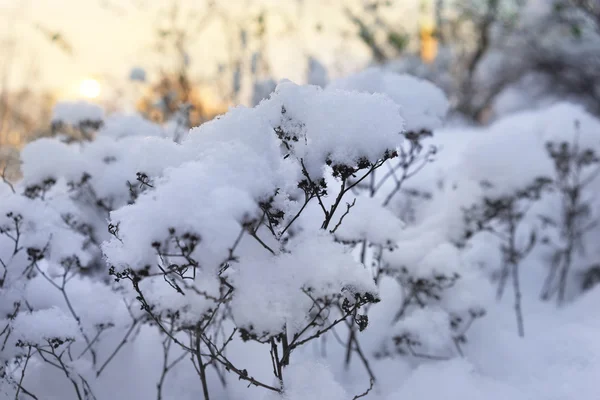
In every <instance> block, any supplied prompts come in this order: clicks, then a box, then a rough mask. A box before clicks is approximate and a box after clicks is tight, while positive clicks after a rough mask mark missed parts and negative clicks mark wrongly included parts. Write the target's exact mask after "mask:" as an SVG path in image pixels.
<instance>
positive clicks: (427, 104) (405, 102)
mask: <svg viewBox="0 0 600 400" xmlns="http://www.w3.org/2000/svg"><path fill="white" fill-rule="evenodd" d="M328 88H331V89H343V90H356V91H359V92H368V93H383V94H385V95H387V96H389V97H390V98H391V99H392V100H394V101H395V102H396V103H397V104H399V105H400V106H401V107H402V116H403V117H404V119H405V120H406V129H407V130H409V131H418V130H421V129H430V130H432V129H436V128H439V127H440V126H441V124H442V121H443V119H444V117H445V116H446V113H447V112H448V108H449V104H448V100H447V99H446V96H445V95H444V92H442V90H441V89H439V88H438V87H437V86H435V85H434V84H433V83H431V82H429V81H426V80H423V79H420V78H417V77H414V76H410V75H407V74H396V73H393V72H387V71H384V70H382V69H381V68H369V69H366V70H364V71H362V72H359V73H357V74H354V75H350V76H348V77H345V78H340V79H337V80H335V81H333V82H331V83H330V84H329V86H328Z"/></svg>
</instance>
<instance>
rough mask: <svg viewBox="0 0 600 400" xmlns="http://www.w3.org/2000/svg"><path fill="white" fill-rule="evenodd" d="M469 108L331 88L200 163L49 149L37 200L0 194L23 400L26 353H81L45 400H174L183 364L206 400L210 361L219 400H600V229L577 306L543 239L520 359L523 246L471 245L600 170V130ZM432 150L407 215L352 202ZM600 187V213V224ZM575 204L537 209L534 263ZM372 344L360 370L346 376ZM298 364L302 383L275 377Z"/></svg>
mask: <svg viewBox="0 0 600 400" xmlns="http://www.w3.org/2000/svg"><path fill="white" fill-rule="evenodd" d="M67 108H68V107H67ZM446 110H447V102H446V100H445V99H444V98H443V96H441V92H439V90H437V89H435V88H434V87H433V86H432V85H431V84H429V83H427V82H425V81H420V80H417V79H415V78H410V77H407V76H402V75H394V74H391V73H388V72H383V71H381V70H378V69H369V70H367V71H365V72H363V73H359V74H357V75H355V76H353V77H349V78H347V79H342V80H339V81H334V82H333V83H332V84H330V85H329V86H327V87H325V88H320V87H317V86H299V85H296V84H294V83H292V82H289V81H284V82H281V83H280V84H279V85H278V86H277V87H276V89H275V91H274V92H273V93H270V95H269V96H268V97H267V98H264V99H262V101H260V103H259V104H258V105H256V106H255V107H253V108H247V107H242V106H238V107H234V108H232V109H231V110H230V111H228V112H227V113H226V114H224V115H222V116H219V117H217V118H216V119H214V120H212V121H210V122H207V123H205V124H203V125H201V126H200V127H196V128H193V129H191V130H190V132H189V133H188V134H187V135H183V136H182V138H181V140H180V141H178V142H177V143H176V142H175V141H174V140H173V138H172V137H170V136H169V135H167V134H165V132H166V131H167V130H168V129H167V128H165V127H162V126H159V125H156V124H153V123H151V122H149V121H146V120H144V119H143V118H142V117H141V116H139V115H118V114H117V115H111V116H108V117H107V118H105V119H104V121H105V123H104V126H103V127H102V128H101V129H100V130H99V131H98V134H97V137H96V138H94V140H91V141H85V142H73V143H70V144H66V143H62V142H60V141H59V140H58V139H56V138H46V139H39V140H37V141H34V142H32V143H29V144H27V145H26V146H25V147H24V148H23V151H22V153H21V158H22V161H23V165H22V172H23V178H22V179H21V180H20V181H18V182H16V183H15V191H16V193H13V192H12V191H11V190H9V189H8V188H7V187H4V186H3V189H1V190H0V260H1V261H2V263H1V264H0V279H1V281H0V311H1V315H0V317H1V318H0V344H1V343H4V340H5V339H6V338H7V337H8V339H6V343H7V345H6V346H3V347H2V348H1V350H0V361H1V362H2V363H1V364H0V372H4V371H6V375H4V377H3V378H1V379H0V398H4V397H1V396H4V395H5V394H6V398H15V393H16V386H15V382H18V381H19V379H20V373H21V371H22V366H21V365H22V364H18V363H16V362H14V361H17V360H22V359H23V358H22V357H26V356H27V353H28V349H27V346H26V347H25V348H23V347H17V346H16V345H15V344H16V343H17V341H18V340H21V341H22V342H25V343H26V344H31V345H34V349H35V347H36V346H37V347H40V346H44V345H47V343H46V340H48V339H52V338H61V339H67V338H68V339H73V341H72V342H71V341H69V342H68V343H63V344H62V345H60V347H59V348H58V350H57V351H63V349H64V351H65V353H62V354H64V361H65V362H66V366H67V367H66V368H67V371H68V373H69V374H72V375H71V376H72V377H73V381H65V377H64V371H61V369H60V368H59V369H57V368H56V367H55V366H53V365H52V364H49V363H47V362H44V360H43V359H42V358H41V357H40V355H39V354H37V353H35V352H34V354H33V356H32V357H31V360H30V361H29V364H28V367H27V368H28V369H27V371H26V372H27V373H26V377H25V378H24V381H23V387H26V388H27V390H30V391H31V392H32V393H35V394H36V396H37V397H38V398H42V397H43V398H66V399H71V398H76V395H75V391H74V390H73V384H72V382H75V385H79V386H78V387H79V388H83V387H84V386H83V383H82V382H83V379H85V380H86V381H87V382H89V383H90V388H91V389H92V390H93V392H94V394H95V396H96V398H97V399H99V400H103V399H118V400H119V399H123V400H124V399H137V398H154V397H156V396H157V390H158V389H157V382H158V381H159V379H160V375H161V371H163V368H164V365H163V362H165V360H167V362H173V361H174V360H176V359H177V357H179V356H182V358H181V359H180V361H178V362H177V363H176V364H173V365H172V369H171V370H169V372H168V374H167V375H166V378H165V380H164V382H163V386H162V391H163V392H162V396H163V398H165V399H166V398H178V399H183V400H187V399H196V398H202V396H203V394H202V386H201V380H200V379H199V378H198V374H197V373H196V368H195V367H197V363H195V364H194V365H193V366H192V365H190V364H189V363H190V358H191V356H190V353H187V351H188V350H190V349H191V350H192V352H194V351H195V350H194V349H193V348H192V347H188V346H197V347H198V348H199V349H200V350H198V351H199V352H201V353H202V360H203V361H204V362H205V363H208V364H207V365H206V367H207V368H206V374H207V375H206V384H207V386H208V388H209V391H210V393H211V398H223V399H231V400H242V399H247V398H256V399H267V400H305V399H316V400H319V399H323V400H325V399H327V400H337V399H340V400H341V399H351V398H353V397H354V396H357V395H359V394H361V393H364V391H365V390H366V389H367V388H369V381H370V376H369V375H370V373H373V374H374V376H375V377H376V380H375V382H374V386H373V388H372V389H371V390H370V391H369V393H368V394H367V395H366V396H365V398H366V399H374V400H378V399H380V400H395V399H400V398H402V399H404V398H418V399H423V400H430V399H431V400H433V399H439V398H448V399H498V400H499V399H506V398H510V399H515V400H526V399H527V400H529V399H556V400H559V399H560V400H563V399H570V398H573V396H574V394H576V397H577V398H578V399H581V400H596V399H597V397H598V395H597V393H598V390H597V388H596V386H595V377H596V376H597V375H598V374H599V373H600V344H599V342H598V340H597V336H598V335H597V333H598V331H599V330H600V322H599V321H598V319H597V318H594V316H595V315H596V309H597V304H598V300H600V286H596V287H594V288H592V289H591V290H589V291H587V292H584V291H583V290H582V289H581V274H582V273H584V272H586V271H587V270H588V269H589V267H590V266H591V265H594V264H595V263H597V259H598V255H599V254H600V253H598V249H597V245H596V243H597V239H598V234H599V233H600V231H599V229H600V228H599V227H598V226H596V225H590V227H589V230H587V231H586V234H585V237H584V240H583V244H584V247H585V249H584V250H585V252H577V253H576V255H575V256H574V257H573V265H572V266H571V271H570V274H569V275H568V285H569V296H568V298H567V299H568V301H566V302H565V303H564V304H562V305H561V306H560V307H557V306H556V304H555V299H554V298H553V299H552V301H550V302H543V301H541V300H540V299H539V297H540V290H541V288H542V285H543V283H544V280H545V279H546V277H547V275H548V272H549V267H548V265H549V263H548V256H549V255H551V254H552V248H551V247H550V246H549V245H545V244H543V243H542V242H541V240H540V241H539V242H537V243H536V244H535V246H534V248H533V249H532V251H531V252H530V253H529V254H528V255H527V257H525V258H523V260H521V263H520V264H519V272H520V275H519V277H520V283H521V295H522V298H521V302H522V308H523V316H524V323H525V326H526V335H525V337H524V338H520V337H519V336H518V334H517V329H516V322H515V313H514V295H515V293H514V290H513V287H512V285H511V284H509V285H507V287H506V292H505V293H504V296H503V298H501V299H500V300H497V299H495V292H496V289H497V285H498V282H497V280H496V278H495V277H496V276H497V275H498V270H499V269H500V268H501V267H502V266H503V264H504V263H505V261H506V260H505V258H504V257H505V256H504V255H503V251H502V250H503V248H502V246H503V245H504V244H505V243H506V241H505V238H503V237H502V232H500V234H498V232H490V231H482V232H474V234H473V235H472V236H471V237H467V235H466V234H465V233H466V231H467V228H469V227H470V225H469V226H467V225H468V224H467V221H465V218H464V210H465V209H468V208H470V207H471V206H474V205H481V202H482V199H484V198H488V199H489V198H499V197H507V196H509V197H510V196H514V195H515V193H516V192H517V191H519V190H521V189H523V188H524V187H526V186H527V185H529V184H530V183H531V182H532V181H533V180H535V179H537V178H538V177H542V176H543V177H547V178H551V179H554V178H555V175H556V171H555V170H554V164H553V163H552V160H551V159H550V158H549V157H548V154H547V149H546V144H547V142H548V141H553V142H557V143H562V142H566V143H569V144H570V145H571V146H573V145H576V146H578V147H579V148H580V149H591V150H594V151H596V152H599V151H600V141H599V140H598V132H600V121H599V120H598V119H597V118H596V117H594V116H592V115H590V114H588V113H587V112H586V111H585V110H584V109H583V108H582V107H580V106H578V105H575V104H571V103H565V102H562V103H556V104H553V105H551V106H549V107H540V108H539V109H536V110H530V111H525V112H521V113H515V114H512V115H507V116H503V117H501V118H499V119H498V120H497V121H495V122H494V123H493V124H491V125H490V126H487V127H469V128H465V127H461V126H453V127H451V128H439V126H440V123H441V120H442V118H443V117H444V115H445V113H446ZM84 114H85V113H80V114H79V116H78V117H77V118H74V119H71V120H68V121H70V122H69V123H74V121H80V119H78V118H80V117H81V116H82V115H84ZM92 114H93V113H88V114H87V116H88V117H89V116H90V115H92ZM67 115H74V113H73V114H69V113H67ZM98 115H99V114H98ZM420 129H433V130H434V135H433V137H430V138H426V139H423V143H422V144H423V145H424V146H429V145H435V146H437V147H438V149H439V152H438V153H437V154H436V157H435V160H434V161H433V163H431V165H427V166H426V167H425V168H424V169H423V170H422V171H420V172H419V173H417V174H416V175H415V176H414V177H411V178H410V179H408V180H407V181H406V182H404V183H403V185H404V186H403V189H405V190H404V191H398V194H397V196H396V197H395V198H394V199H393V200H392V201H391V202H390V203H389V205H387V206H384V205H383V203H384V201H383V199H384V197H385V196H384V195H385V194H387V193H386V192H385V190H384V191H383V193H380V192H376V193H374V192H372V191H371V190H369V189H371V187H369V186H368V185H367V186H360V185H357V186H354V187H351V188H348V185H351V184H352V182H355V180H356V179H359V178H360V177H362V176H363V175H364V174H366V173H367V171H369V168H372V167H373V166H374V165H376V166H378V165H381V164H382V162H383V159H384V158H385V157H388V156H391V155H392V153H393V152H394V151H397V150H398V149H399V146H403V145H406V142H403V135H402V134H403V133H406V131H408V130H420ZM184 133H185V132H184ZM398 153H401V152H400V151H398ZM401 157H402V155H401V154H400V155H398V158H400V159H401ZM398 158H396V159H394V160H391V161H388V162H391V163H393V162H397V161H398V162H400V161H402V160H398ZM391 165H393V164H391ZM340 166H346V167H350V168H351V169H352V172H351V173H350V175H354V177H351V178H349V177H348V176H345V175H344V174H341V173H338V172H336V171H339V167H340ZM385 167H386V166H385V165H383V166H382V168H384V169H383V170H382V171H384V172H385V171H386V169H385ZM594 168H595V166H592V167H590V168H589V169H585V171H584V172H585V174H586V176H588V175H587V174H588V173H592V174H591V175H589V176H591V177H594V175H593V171H594ZM378 173H379V171H378ZM376 177H381V175H376ZM309 178H310V180H311V181H313V182H320V184H321V185H322V186H320V190H315V189H314V188H313V189H310V188H308V189H307V185H306V182H304V180H308V179H309ZM321 179H322V180H321ZM482 181H489V183H490V184H491V186H489V187H488V185H483V186H482V185H481V182H482ZM44 182H45V183H44ZM363 182H369V177H367V179H365V180H364V181H363ZM599 184H600V183H599V179H595V180H594V179H591V180H590V183H589V186H587V187H586V188H585V189H584V191H583V193H582V195H581V198H582V200H584V201H587V202H589V203H590V209H589V215H588V216H587V217H586V219H588V220H590V221H593V220H595V219H596V218H597V217H598V215H600V207H599V206H598V202H597V200H596V197H595V196H596V193H597V192H598V189H599ZM36 185H37V186H39V187H40V188H43V190H42V189H40V190H41V191H40V192H38V193H37V194H35V193H34V195H31V193H32V188H33V187H35V186H36ZM554 189H556V184H555V185H554ZM415 191H419V192H423V193H426V195H423V196H421V197H419V196H414V192H415ZM411 193H412V194H411ZM24 194H29V196H25V195H24ZM411 196H412V197H411ZM561 199H562V198H561V197H560V193H559V192H558V191H556V190H554V191H550V190H548V191H545V192H544V193H542V195H541V196H540V198H539V199H538V200H535V201H534V202H533V203H532V204H530V207H523V209H524V210H525V212H524V215H523V219H522V221H521V225H520V226H519V229H518V230H517V244H518V245H519V246H520V245H521V244H522V242H525V241H526V239H527V238H528V237H529V234H530V232H531V231H534V230H535V231H536V232H537V233H538V234H539V237H540V238H541V237H542V236H547V237H548V238H549V239H550V244H551V245H553V246H564V244H565V243H564V237H563V236H561V231H560V227H554V226H549V227H542V225H543V224H542V223H541V222H540V218H539V216H540V215H545V216H548V217H550V218H552V219H554V220H555V221H557V224H558V225H560V224H561V223H562V218H563V214H562V213H563V211H562V209H561V208H560V207H561ZM409 200H410V201H409ZM336 206H337V208H336ZM403 207H405V208H410V213H404V212H403V211H402V210H404V208H403ZM408 215H410V216H411V217H410V218H405V216H408ZM15 218H16V220H15ZM403 219H405V221H403ZM15 221H17V222H15ZM495 222H496V223H497V225H499V222H498V221H495ZM586 222H587V221H586ZM108 224H110V225H108ZM338 224H339V226H338ZM497 225H494V226H497ZM109 230H110V232H109ZM17 237H18V239H16V238H17ZM363 246H364V247H363ZM36 249H37V250H39V251H37V250H36ZM75 259H77V260H78V261H79V262H78V263H77V262H74V260H75ZM109 270H110V271H112V274H113V275H112V276H111V275H109ZM115 278H117V279H116V280H117V281H115ZM361 299H362V300H365V304H362V305H361V307H360V308H358V309H354V308H352V306H354V305H358V304H359V303H358V302H359V301H361ZM366 300H368V301H366ZM348 310H351V311H348ZM149 311H150V312H151V314H149ZM12 313H14V314H15V316H14V318H13V317H11V314H12ZM346 313H349V314H350V315H349V316H347V318H346V319H345V320H343V319H341V317H342V316H346V315H345V314H346ZM367 317H368V326H367V327H366V329H362V328H364V323H365V322H366V318H367ZM350 327H352V329H353V332H354V333H353V334H354V335H355V336H354V337H355V340H356V342H355V345H356V346H358V345H360V354H359V352H357V351H354V352H351V362H350V364H349V365H348V366H347V367H346V366H345V363H344V360H345V359H346V357H347V355H346V344H347V343H348V338H349V335H350V330H349V329H350ZM359 327H360V328H361V329H360V331H359V329H358V328H359ZM3 329H5V330H4V331H3ZM163 330H164V331H166V333H165V332H164V331H163ZM5 332H9V333H10V334H9V335H8V336H3V335H6V333H5ZM232 332H233V334H232ZM199 334H200V335H199ZM230 335H231V336H230ZM96 337H97V340H95V341H94V342H93V343H90V341H91V340H92V339H94V338H96ZM195 340H197V341H196V342H194V341H195ZM304 340H307V341H306V342H304ZM211 341H212V342H213V343H214V346H216V347H212V348H211V347H210V346H211V345H210V344H209V343H210V342H211ZM167 345H168V346H170V347H168V349H169V350H168V351H169V354H168V355H166V356H165V355H164V353H163V351H164V349H165V348H167V347H163V346H167ZM219 346H225V348H226V349H225V350H223V351H222V352H221V354H216V353H215V352H220V351H221V350H219V349H220V347H219ZM285 346H291V348H290V349H288V350H289V353H288V354H287V356H289V365H287V362H286V363H285V364H286V365H282V366H281V369H282V376H283V382H281V381H280V379H279V378H278V377H276V376H275V374H277V372H276V370H277V366H273V364H272V357H273V352H274V350H273V348H276V349H277V355H275V357H277V358H278V360H279V361H281V360H282V356H283V354H284V349H285ZM356 348H357V349H358V347H356ZM115 349H117V350H118V351H117V352H116V353H115V357H114V359H113V360H112V361H111V362H110V363H108V364H107V367H106V369H105V370H102V371H101V368H102V365H103V364H104V363H105V362H106V361H107V360H109V359H110V357H111V354H112V353H113V352H114V351H115ZM215 349H217V350H215ZM91 350H93V354H92V351H91ZM223 357H227V360H224V358H223ZM362 357H364V358H365V360H367V362H368V364H367V365H365V364H363V361H362ZM196 361H197V360H196ZM228 362H231V363H232V364H231V365H234V366H235V367H236V368H239V369H240V371H238V372H236V371H235V370H234V369H233V368H232V367H231V365H229V364H227V363H228ZM225 366H226V367H227V368H225ZM215 367H216V368H219V369H218V370H216V369H215ZM366 367H368V369H367V368H366ZM1 368H6V369H1ZM244 371H245V372H244ZM274 371H275V374H274ZM0 375H1V374H0ZM221 376H222V378H221ZM221 379H222V380H223V381H224V382H225V383H226V385H223V383H222V382H223V381H222V380H221ZM248 379H250V380H248ZM253 379H256V381H257V382H260V383H262V384H263V386H262V387H261V385H252V382H253V381H252V380H253ZM256 381H254V382H256ZM65 383H68V384H65ZM249 384H250V387H248V386H249ZM265 385H268V386H269V387H270V389H269V388H265V387H264V386H265ZM116 387H118V389H119V390H116V389H115V388H116ZM272 389H275V390H272ZM86 390H87V389H86Z"/></svg>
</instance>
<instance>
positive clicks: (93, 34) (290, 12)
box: [0, 0, 416, 95]
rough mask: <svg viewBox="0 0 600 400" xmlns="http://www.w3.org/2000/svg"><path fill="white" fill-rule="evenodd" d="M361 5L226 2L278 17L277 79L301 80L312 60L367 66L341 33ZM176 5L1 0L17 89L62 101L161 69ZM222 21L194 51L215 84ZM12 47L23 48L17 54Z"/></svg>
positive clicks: (156, 0) (132, 0)
mask: <svg viewBox="0 0 600 400" xmlns="http://www.w3.org/2000/svg"><path fill="white" fill-rule="evenodd" d="M353 1H356V0H346V1H344V0H224V1H222V2H221V3H222V4H224V5H225V6H223V7H222V8H223V9H224V10H226V12H227V13H228V14H230V15H232V16H234V20H235V18H243V15H244V12H245V11H246V10H248V7H259V6H261V5H262V6H265V7H266V9H267V10H270V11H271V12H274V13H275V14H277V15H278V17H276V18H274V19H273V20H274V21H275V22H274V26H273V29H272V32H273V37H274V38H275V39H274V40H271V41H270V43H269V52H270V55H269V58H270V59H271V63H272V70H273V72H274V74H275V75H278V76H277V77H283V76H285V77H288V78H291V79H294V80H300V79H302V75H303V71H304V67H305V66H304V64H303V61H304V60H305V57H306V56H307V55H316V56H318V57H319V58H320V59H321V60H322V61H323V62H324V63H325V64H327V65H328V66H329V67H330V68H331V69H332V70H333V71H332V72H333V73H334V74H335V73H336V70H337V72H339V73H342V70H348V69H350V70H352V69H354V68H358V67H359V65H360V64H362V63H363V62H364V61H365V60H366V57H367V54H366V53H365V49H364V48H361V47H358V45H357V43H349V41H344V40H343V39H341V35H340V34H339V33H340V32H341V31H343V30H348V22H347V19H345V17H344V16H343V14H342V12H341V11H342V10H343V8H344V7H345V6H346V5H347V4H350V3H352V2H353ZM180 3H181V5H182V8H186V7H187V8H189V7H190V6H192V7H195V8H196V9H199V8H200V9H201V8H202V5H203V4H205V3H204V2H199V1H195V0H180ZM217 3H219V2H217ZM402 3H403V4H402V5H401V7H402V8H404V9H406V8H407V5H408V4H409V3H416V0H414V1H413V0H410V1H407V2H404V1H403V2H402ZM169 4H171V1H170V0H153V1H149V0H110V1H108V0H0V40H1V42H0V43H1V45H2V53H3V54H4V57H3V61H2V62H3V63H6V62H8V60H13V62H11V66H12V68H11V74H10V76H11V78H10V84H11V86H21V85H22V84H23V82H27V83H28V84H29V85H31V84H32V82H33V83H34V84H35V85H37V86H41V87H47V88H51V89H52V90H55V91H58V93H59V95H61V94H62V95H68V93H69V92H71V91H74V90H75V91H76V90H77V87H78V85H79V84H80V82H81V80H83V79H86V78H90V77H92V78H94V79H98V80H100V81H103V82H104V83H105V84H108V83H110V84H111V85H113V84H114V83H115V81H119V80H124V79H125V78H126V77H127V75H128V72H129V70H130V69H131V68H132V67H135V66H141V67H143V68H145V69H148V70H150V71H151V70H155V69H156V68H157V67H158V60H159V59H158V58H157V57H156V53H155V52H154V50H153V42H154V39H155V37H156V35H155V32H156V26H157V15H159V14H160V11H161V10H163V11H164V10H166V9H167V7H168V6H169ZM402 14H405V15H408V14H409V13H408V12H404V13H402ZM163 15H164V12H163ZM200 15H201V13H200ZM413 15H414V14H413ZM215 20H216V21H217V22H211V23H209V24H208V26H206V27H204V29H203V30H202V33H201V34H200V35H198V36H197V37H196V39H195V41H194V44H193V45H192V48H191V51H190V53H191V60H192V66H193V71H194V73H196V74H198V75H199V76H201V77H203V78H205V79H210V76H211V73H213V72H214V70H215V69H216V67H217V65H218V63H219V62H221V61H225V60H226V58H227V51H226V50H225V49H226V46H227V39H226V37H225V35H223V31H224V25H223V23H222V21H221V22H218V20H217V19H215ZM320 20H323V21H326V24H325V25H326V30H325V34H321V35H320V36H316V35H317V33H316V32H315V29H314V27H315V25H316V24H317V23H319V22H321V21H320ZM200 22H201V19H200V16H198V17H194V16H189V18H188V20H187V22H185V23H186V24H189V26H190V27H191V26H193V25H194V24H199V23H200ZM290 26H293V29H289V28H290ZM39 27H42V29H47V30H48V31H51V32H60V33H61V34H62V35H63V37H64V39H65V41H66V42H67V43H68V46H69V47H70V48H71V49H72V53H71V54H68V53H67V52H65V51H64V50H61V48H60V47H59V46H57V45H54V44H52V43H51V42H50V40H49V39H48V37H47V36H46V35H44V34H43V33H42V32H41V31H40V28H39ZM11 42H12V43H14V44H16V47H13V48H11V47H10V43H11ZM8 55H11V57H9V56H8ZM336 63H337V65H336Z"/></svg>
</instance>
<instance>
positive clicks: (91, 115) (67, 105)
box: [52, 101, 104, 126]
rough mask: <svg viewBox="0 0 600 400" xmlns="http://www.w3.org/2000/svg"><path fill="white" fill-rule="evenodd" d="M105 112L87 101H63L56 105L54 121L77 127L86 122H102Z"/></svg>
mask: <svg viewBox="0 0 600 400" xmlns="http://www.w3.org/2000/svg"><path fill="white" fill-rule="evenodd" d="M103 119H104V110H103V109H102V108H101V107H100V106H98V105H96V104H92V103H88V102H85V101H73V102H66V101H62V102H59V103H56V105H55V106H54V108H53V110H52V121H53V122H62V123H65V124H69V125H73V126H77V125H78V124H80V123H81V122H85V121H102V120H103Z"/></svg>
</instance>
